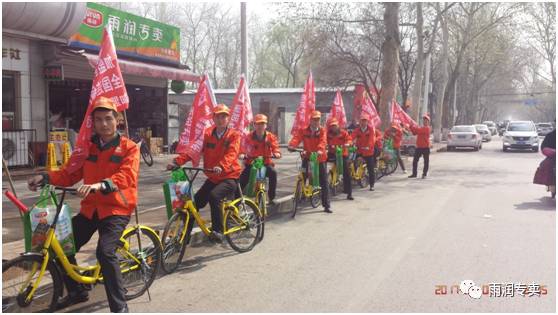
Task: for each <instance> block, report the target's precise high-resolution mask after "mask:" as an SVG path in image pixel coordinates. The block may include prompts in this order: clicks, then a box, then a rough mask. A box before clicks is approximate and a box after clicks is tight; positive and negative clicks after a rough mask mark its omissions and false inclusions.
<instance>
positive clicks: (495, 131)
mask: <svg viewBox="0 0 558 315" xmlns="http://www.w3.org/2000/svg"><path fill="white" fill-rule="evenodd" d="M482 124H483V125H487V126H488V130H490V133H491V134H492V135H493V136H495V135H497V134H498V128H497V127H496V123H495V122H493V121H491V120H487V121H483V122H482Z"/></svg>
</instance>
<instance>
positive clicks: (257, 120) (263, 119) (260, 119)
mask: <svg viewBox="0 0 558 315" xmlns="http://www.w3.org/2000/svg"><path fill="white" fill-rule="evenodd" d="M254 122H255V123H256V124H260V123H266V124H267V116H266V115H264V114H257V115H256V117H254Z"/></svg>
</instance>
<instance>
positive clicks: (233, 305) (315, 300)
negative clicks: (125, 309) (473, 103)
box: [71, 137, 556, 312]
mask: <svg viewBox="0 0 558 315" xmlns="http://www.w3.org/2000/svg"><path fill="white" fill-rule="evenodd" d="M541 160H542V155H541V154H540V153H527V152H525V153H523V152H513V153H503V152H502V151H501V142H500V141H499V140H497V137H495V140H494V141H493V142H491V143H485V144H484V146H483V149H482V150H481V151H480V152H473V151H460V152H444V153H437V154H433V155H432V156H431V170H430V173H429V176H428V178H427V179H425V180H422V179H407V178H406V175H407V174H403V173H401V172H397V173H396V174H394V175H392V176H390V177H388V178H384V179H382V181H381V182H380V183H378V184H377V186H376V191H375V192H369V191H367V190H357V191H356V192H355V193H354V196H355V199H356V200H355V201H346V200H343V197H342V196H339V197H336V198H337V199H335V200H334V201H333V203H332V205H333V211H334V213H333V214H326V213H324V212H321V210H320V209H304V210H302V211H301V212H300V213H299V214H297V217H296V219H294V220H293V219H290V218H289V217H288V216H283V217H279V218H276V219H275V220H273V221H270V222H269V223H268V225H267V226H266V227H267V228H266V238H265V239H264V241H263V242H262V243H260V244H259V245H258V246H257V247H256V248H254V250H252V251H251V252H248V253H245V254H237V253H236V252H234V251H232V250H231V249H229V248H228V247H227V246H222V245H213V246H211V245H207V244H205V245H203V246H200V247H196V248H190V249H189V250H188V251H187V253H186V256H185V261H184V262H183V264H182V266H181V267H180V269H179V270H178V271H177V272H175V273H174V274H172V275H166V276H163V275H161V277H160V278H159V279H158V280H156V282H155V283H154V284H153V286H152V287H151V297H152V300H151V301H150V302H149V301H148V299H147V295H144V296H142V297H140V298H138V299H136V300H133V301H131V302H130V304H129V306H130V310H131V311H133V312H555V311H556V260H555V257H556V203H555V201H554V200H552V199H551V198H550V194H549V193H547V192H546V191H545V188H544V187H542V186H537V185H534V184H532V179H533V174H534V171H535V169H536V168H537V166H538V163H539V162H540V161H541ZM420 165H422V162H421V164H420ZM463 280H473V281H474V282H475V283H476V284H477V285H479V286H480V287H482V286H483V285H489V284H490V283H497V284H500V283H522V284H531V283H535V284H538V285H541V286H544V289H545V290H546V292H547V294H543V295H541V296H532V297H522V296H519V294H518V293H516V294H515V296H514V297H491V296H489V294H485V295H482V297H481V298H480V299H473V298H471V297H469V296H468V295H460V294H457V293H456V292H454V293H453V294H452V293H451V292H450V288H451V286H452V285H459V283H460V282H461V281H463ZM444 285H445V286H447V294H436V293H437V292H438V293H442V292H443V290H442V289H441V288H443V287H440V286H444ZM104 299H105V297H104V289H103V288H102V286H97V287H96V288H95V289H94V291H93V292H92V299H91V300H90V301H89V302H87V303H84V304H82V305H79V306H76V307H73V308H72V309H71V310H72V311H80V312H106V311H108V308H107V304H106V302H105V301H104Z"/></svg>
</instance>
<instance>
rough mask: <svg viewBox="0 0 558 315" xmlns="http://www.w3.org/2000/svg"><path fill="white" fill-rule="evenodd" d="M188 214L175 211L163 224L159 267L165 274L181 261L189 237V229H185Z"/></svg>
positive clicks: (174, 268) (172, 270) (170, 271)
mask: <svg viewBox="0 0 558 315" xmlns="http://www.w3.org/2000/svg"><path fill="white" fill-rule="evenodd" d="M189 216H190V214H189V213H188V212H182V211H177V212H176V213H175V214H173V215H172V217H171V218H170V219H169V222H167V224H166V225H165V230H164V232H163V237H162V239H161V243H162V245H163V257H162V260H161V268H162V269H163V271H165V273H167V274H169V273H172V272H174V271H175V270H176V268H178V266H179V265H180V263H181V262H182V257H184V252H185V251H186V244H187V243H188V239H189V238H190V233H189V232H190V231H185V229H187V228H188V223H187V222H188V218H189ZM184 232H186V236H185V237H184V239H183V240H182V242H180V239H181V238H182V235H183V233H184ZM142 245H143V244H142Z"/></svg>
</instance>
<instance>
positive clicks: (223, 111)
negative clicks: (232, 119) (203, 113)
mask: <svg viewBox="0 0 558 315" xmlns="http://www.w3.org/2000/svg"><path fill="white" fill-rule="evenodd" d="M217 114H227V115H230V113H229V112H227V111H226V110H220V111H217V112H214V113H213V115H217Z"/></svg>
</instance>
